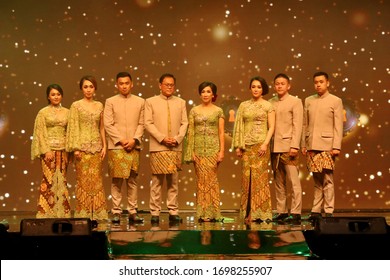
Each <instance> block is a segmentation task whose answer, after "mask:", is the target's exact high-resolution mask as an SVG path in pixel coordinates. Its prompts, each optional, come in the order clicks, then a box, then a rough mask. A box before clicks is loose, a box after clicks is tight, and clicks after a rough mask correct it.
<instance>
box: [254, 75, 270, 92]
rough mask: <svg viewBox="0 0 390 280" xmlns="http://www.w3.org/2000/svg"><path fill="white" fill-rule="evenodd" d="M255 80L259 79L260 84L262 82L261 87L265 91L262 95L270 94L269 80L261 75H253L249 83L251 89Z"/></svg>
mask: <svg viewBox="0 0 390 280" xmlns="http://www.w3.org/2000/svg"><path fill="white" fill-rule="evenodd" d="M253 81H259V82H260V84H261V87H262V88H263V93H262V94H261V95H266V94H268V92H269V88H268V84H267V82H266V81H265V79H264V78H262V77H259V76H256V77H253V78H252V79H251V81H250V83H249V89H250V88H251V87H252V83H253Z"/></svg>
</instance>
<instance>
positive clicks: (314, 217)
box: [309, 212, 322, 221]
mask: <svg viewBox="0 0 390 280" xmlns="http://www.w3.org/2000/svg"><path fill="white" fill-rule="evenodd" d="M321 217H322V216H321V213H317V212H311V213H310V216H309V220H311V221H314V220H317V219H319V218H321Z"/></svg>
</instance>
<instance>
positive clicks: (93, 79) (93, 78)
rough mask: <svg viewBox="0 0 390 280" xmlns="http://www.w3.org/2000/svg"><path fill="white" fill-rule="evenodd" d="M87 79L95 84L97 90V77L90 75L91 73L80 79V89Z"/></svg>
mask: <svg viewBox="0 0 390 280" xmlns="http://www.w3.org/2000/svg"><path fill="white" fill-rule="evenodd" d="M85 81H90V82H91V83H92V84H93V86H94V87H95V90H97V82H96V78H95V77H94V76H90V75H86V76H83V77H82V78H81V79H80V83H79V87H80V89H82V88H83V84H84V82H85Z"/></svg>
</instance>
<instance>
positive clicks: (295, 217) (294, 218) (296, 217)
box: [283, 214, 301, 225]
mask: <svg viewBox="0 0 390 280" xmlns="http://www.w3.org/2000/svg"><path fill="white" fill-rule="evenodd" d="M283 222H285V223H290V224H294V225H296V224H299V223H300V222H301V214H291V215H290V216H288V217H287V218H286V219H284V220H283Z"/></svg>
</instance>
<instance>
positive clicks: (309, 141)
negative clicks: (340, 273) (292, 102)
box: [301, 72, 343, 219]
mask: <svg viewBox="0 0 390 280" xmlns="http://www.w3.org/2000/svg"><path fill="white" fill-rule="evenodd" d="M313 80H314V88H315V90H316V91H317V93H316V94H314V95H312V96H309V97H307V98H306V99H305V106H304V115H303V131H302V145H301V147H302V153H303V154H304V155H306V163H307V167H308V170H309V171H310V172H312V173H313V180H314V199H313V206H312V209H311V214H310V217H309V219H315V218H318V217H320V216H321V209H322V207H324V212H325V216H326V217H332V216H333V211H334V201H335V192H334V180H333V170H334V168H335V158H336V157H337V156H338V155H339V154H340V150H341V141H342V138H343V102H342V100H341V99H340V98H339V97H337V96H335V95H333V94H330V93H329V91H328V87H329V78H328V74H327V73H325V72H317V73H315V74H314V76H313Z"/></svg>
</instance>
